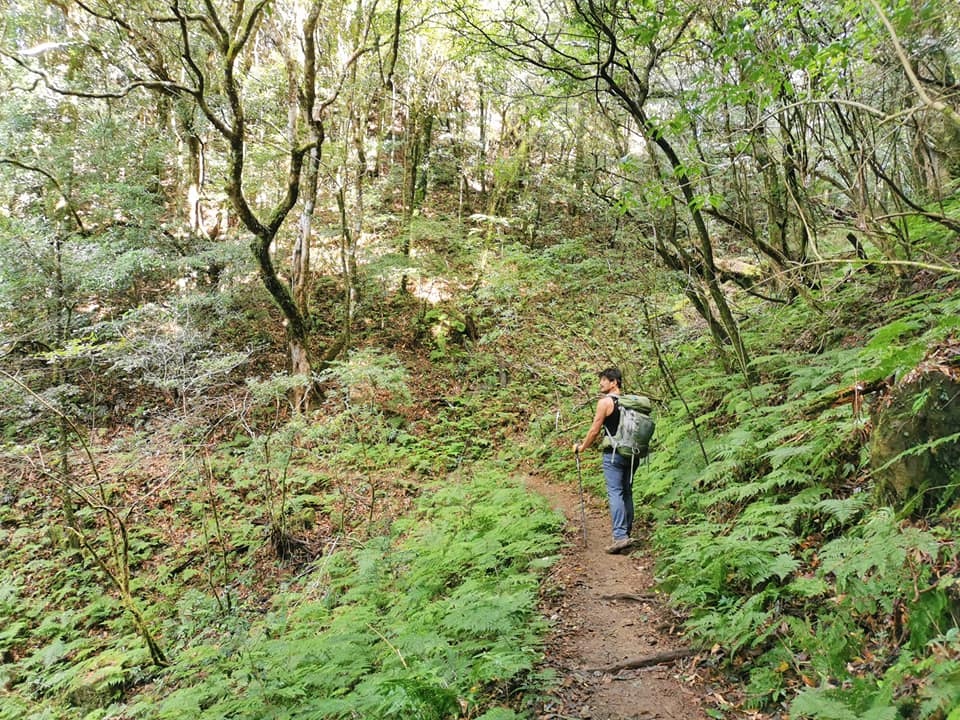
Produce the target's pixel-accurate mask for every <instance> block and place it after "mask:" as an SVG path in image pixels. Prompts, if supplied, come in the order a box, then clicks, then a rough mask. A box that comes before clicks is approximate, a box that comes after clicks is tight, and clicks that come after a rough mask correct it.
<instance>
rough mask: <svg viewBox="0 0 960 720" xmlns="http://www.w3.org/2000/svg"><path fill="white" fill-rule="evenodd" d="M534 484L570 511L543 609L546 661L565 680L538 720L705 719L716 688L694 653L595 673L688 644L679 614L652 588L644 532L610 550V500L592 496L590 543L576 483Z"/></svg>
mask: <svg viewBox="0 0 960 720" xmlns="http://www.w3.org/2000/svg"><path fill="white" fill-rule="evenodd" d="M590 471H591V470H590V469H588V468H586V467H585V468H584V473H587V472H590ZM527 486H528V487H529V488H530V489H531V490H534V491H536V492H539V493H540V494H542V495H544V496H546V497H547V498H548V499H549V501H550V503H551V504H552V506H553V507H554V508H556V509H558V510H560V511H562V512H563V513H564V515H565V516H566V517H567V521H568V528H569V530H568V536H569V540H570V545H569V547H568V548H566V550H565V551H564V554H563V557H562V559H561V560H560V562H559V563H558V564H557V565H556V566H555V567H554V569H553V572H552V574H551V575H550V577H549V579H548V581H547V583H546V586H545V591H544V598H543V612H544V613H546V615H547V616H548V617H550V618H551V619H552V621H553V623H554V628H553V631H552V633H551V636H550V638H549V640H548V643H547V648H546V661H545V664H546V666H547V667H551V668H553V669H554V670H555V672H556V673H557V676H558V678H559V680H560V683H559V686H558V687H557V689H556V690H555V691H554V692H553V693H552V694H551V695H550V696H549V697H548V698H547V699H546V700H545V701H544V702H543V703H542V706H541V707H539V708H538V715H537V717H538V719H539V720H567V719H574V718H576V719H578V720H579V719H582V720H587V719H589V720H627V719H630V720H652V719H654V718H658V719H664V720H705V719H706V718H708V717H709V716H708V715H707V714H706V713H705V712H704V709H703V708H704V706H705V703H704V696H705V695H707V694H708V692H709V690H708V689H707V688H706V687H705V685H704V684H703V683H702V682H701V681H700V679H699V677H698V675H697V672H696V663H695V661H696V658H689V657H688V658H683V659H679V660H675V661H673V662H665V663H659V664H655V665H652V666H649V667H643V668H638V669H623V670H615V671H609V672H604V671H602V670H597V668H607V667H609V666H612V665H614V664H617V663H619V662H621V661H625V660H632V659H636V658H641V657H647V656H652V655H657V654H659V653H664V652H667V651H670V650H677V649H681V648H683V645H684V643H683V639H682V638H681V637H679V635H678V634H677V632H678V629H677V627H676V624H677V618H675V617H674V615H673V613H672V612H671V611H670V608H669V607H668V606H666V605H665V604H664V598H663V597H661V596H657V594H656V593H655V591H654V590H653V576H652V572H653V567H652V565H653V563H652V561H651V560H650V559H649V557H648V555H647V552H646V548H645V547H644V545H643V542H642V539H640V540H639V542H638V544H637V545H636V546H634V548H633V551H632V552H631V554H629V555H607V554H606V553H604V551H603V549H604V548H605V547H606V546H607V545H609V544H610V542H611V539H610V519H609V515H608V514H607V507H606V503H605V501H600V500H597V499H596V498H590V497H587V499H586V503H585V514H586V530H587V532H586V535H587V538H586V540H587V541H586V547H584V540H583V530H582V527H583V526H582V525H581V519H580V500H579V494H578V491H577V488H576V487H575V486H574V487H571V486H568V485H561V484H554V483H548V482H546V481H545V480H543V479H540V478H536V477H530V478H528V479H527Z"/></svg>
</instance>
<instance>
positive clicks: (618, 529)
mask: <svg viewBox="0 0 960 720" xmlns="http://www.w3.org/2000/svg"><path fill="white" fill-rule="evenodd" d="M638 462H639V460H636V459H631V458H626V457H624V456H623V455H619V454H618V453H615V452H605V453H603V478H604V480H605V481H606V483H607V500H608V502H609V504H610V521H611V523H612V524H613V539H614V541H616V540H623V539H624V538H627V537H630V530H631V528H632V527H633V473H634V471H635V470H636V469H637V468H636V466H637V463H638Z"/></svg>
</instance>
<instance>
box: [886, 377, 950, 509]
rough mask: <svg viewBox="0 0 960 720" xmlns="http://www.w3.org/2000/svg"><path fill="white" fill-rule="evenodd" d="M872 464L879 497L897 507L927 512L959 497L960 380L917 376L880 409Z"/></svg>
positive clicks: (900, 386)
mask: <svg viewBox="0 0 960 720" xmlns="http://www.w3.org/2000/svg"><path fill="white" fill-rule="evenodd" d="M873 414H874V418H873V420H874V430H873V434H872V437H871V442H870V467H871V470H872V472H873V477H874V480H875V482H876V490H877V493H878V496H879V499H880V500H881V501H882V502H884V503H888V504H890V505H892V506H894V507H896V508H897V509H907V510H909V511H910V512H913V513H923V512H927V511H930V510H935V509H937V508H941V507H943V506H944V505H945V504H947V503H949V502H951V501H952V500H953V499H954V498H955V497H956V496H957V494H958V493H957V484H958V482H960V442H958V441H957V440H955V439H954V440H948V441H945V442H939V443H938V442H936V441H937V440H940V439H942V438H945V437H949V436H950V435H953V434H955V433H957V431H958V430H960V383H958V382H957V381H956V380H954V379H953V378H952V377H951V376H950V375H947V374H945V373H943V372H939V371H931V372H927V373H923V374H919V375H916V374H912V377H911V380H910V381H909V382H906V383H903V384H901V385H898V386H897V387H896V388H894V390H893V392H892V394H891V395H890V397H889V398H888V400H887V401H885V402H883V403H880V404H879V406H878V407H876V408H874V413H873Z"/></svg>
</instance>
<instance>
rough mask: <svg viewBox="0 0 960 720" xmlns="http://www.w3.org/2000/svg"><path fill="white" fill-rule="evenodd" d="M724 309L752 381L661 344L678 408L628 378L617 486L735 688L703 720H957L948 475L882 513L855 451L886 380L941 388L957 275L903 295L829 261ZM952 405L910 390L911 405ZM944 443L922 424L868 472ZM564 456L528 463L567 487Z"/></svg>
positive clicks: (880, 499)
mask: <svg viewBox="0 0 960 720" xmlns="http://www.w3.org/2000/svg"><path fill="white" fill-rule="evenodd" d="M948 252H949V251H948ZM621 310H622V311H623V312H625V313H626V314H632V315H633V316H634V317H641V316H642V315H641V307H640V306H639V305H637V304H634V305H633V306H632V309H631V306H630V304H629V302H627V303H625V304H624V305H623V306H621ZM741 310H742V312H743V314H744V316H745V317H747V318H748V319H747V320H745V321H744V323H743V328H744V334H745V337H746V338H747V344H748V346H749V347H751V348H757V349H759V348H763V352H762V353H757V356H756V357H755V358H754V360H753V363H752V367H751V370H753V371H754V372H755V374H756V379H755V380H752V381H747V380H746V379H745V377H744V375H743V374H731V373H730V372H729V371H727V370H726V369H724V368H722V367H721V366H720V364H719V363H717V362H716V361H715V356H714V355H713V351H712V347H711V346H710V344H709V343H708V341H707V340H705V339H701V338H694V339H693V340H692V341H688V340H685V339H684V337H683V333H682V332H677V333H674V334H673V335H672V340H671V341H670V342H668V343H666V344H665V345H664V346H663V348H664V354H665V359H666V360H667V363H668V365H669V369H670V373H671V376H672V378H674V379H675V382H676V387H677V389H678V390H679V396H677V395H675V394H671V393H669V392H667V391H666V390H665V389H663V388H664V387H665V383H664V382H663V376H662V374H661V373H658V372H656V371H657V368H656V365H655V362H654V360H653V358H652V357H651V358H642V357H634V358H633V362H634V366H633V368H631V369H633V370H634V371H635V372H634V377H636V378H637V380H636V384H637V385H640V386H641V387H640V389H641V390H643V391H646V392H650V393H652V394H653V393H655V394H657V395H658V397H659V399H660V402H659V406H660V407H659V410H660V412H659V417H658V429H657V439H656V451H655V452H654V453H653V454H652V456H651V459H650V460H649V463H648V464H647V465H645V466H644V467H643V468H642V469H641V471H640V472H639V474H638V477H637V480H636V484H637V488H638V490H639V493H640V495H641V496H642V498H643V500H644V508H643V514H644V517H645V522H646V523H647V525H648V527H649V530H650V533H651V540H652V543H653V546H654V547H655V550H656V553H657V557H658V580H659V582H660V584H661V588H662V589H663V590H665V591H667V592H668V593H669V596H670V598H671V600H672V601H673V602H674V603H676V605H677V607H678V608H679V609H682V610H683V611H684V612H685V613H686V614H687V617H688V620H687V623H686V629H687V633H688V636H689V638H690V639H691V641H693V642H694V643H696V644H698V645H699V646H700V647H702V648H703V649H704V653H705V657H706V658H708V659H709V660H710V661H711V662H712V663H714V664H715V666H716V667H717V668H718V669H721V670H722V671H724V672H727V673H730V674H731V675H732V677H735V678H739V680H740V681H741V682H742V683H743V693H742V699H741V700H740V701H739V702H737V703H735V704H734V703H731V704H727V705H720V706H718V707H717V708H715V709H714V710H712V711H711V714H715V715H716V716H718V717H721V716H726V715H727V713H734V714H735V713H736V711H737V708H739V709H741V710H747V711H749V710H751V709H756V710H767V711H770V712H776V711H781V712H782V711H786V712H788V714H789V717H791V718H818V719H820V720H855V719H863V718H872V719H874V720H881V719H883V720H894V719H897V718H918V719H919V718H922V719H925V720H926V719H938V718H949V719H950V720H956V718H958V717H960V629H958V622H960V588H958V585H957V583H958V578H960V549H958V547H957V537H958V530H960V510H958V507H960V505H958V498H960V491H958V488H960V468H956V467H954V468H953V470H952V474H951V476H950V480H949V482H948V483H947V484H946V485H945V486H941V487H936V488H927V489H926V490H925V491H924V492H929V496H933V497H934V498H935V501H933V502H932V503H931V502H927V500H929V496H928V497H927V498H917V497H913V498H909V499H906V500H905V501H903V502H900V503H899V504H894V503H891V502H889V498H887V497H886V496H885V495H884V494H883V493H881V492H879V491H878V488H877V487H876V483H875V478H874V474H875V472H876V463H874V464H873V465H871V457H870V456H871V446H870V435H871V430H872V427H873V423H874V420H875V418H876V416H877V414H879V413H882V412H883V411H884V409H885V408H886V406H887V404H888V397H889V396H890V394H891V393H894V392H896V388H897V384H898V381H899V379H901V378H903V377H905V376H908V375H909V374H910V373H911V372H915V371H916V369H917V368H918V366H920V365H923V364H924V362H925V360H927V362H926V363H925V364H926V365H927V366H930V369H931V371H932V372H942V373H947V374H949V375H951V376H952V377H954V378H955V377H956V374H957V370H958V366H960V358H958V357H957V354H956V353H957V350H956V340H957V334H958V329H960V294H958V293H957V279H956V274H955V273H954V274H952V275H950V274H948V275H947V276H945V277H939V278H938V282H935V283H933V284H932V286H931V285H927V286H925V287H919V286H915V285H910V284H904V283H902V282H899V283H898V282H896V281H894V280H893V279H892V278H891V277H889V276H883V277H881V276H877V275H873V274H870V273H867V272H865V271H864V270H863V269H862V268H861V269H859V270H857V269H855V268H844V269H843V272H837V273H836V274H832V275H830V276H828V277H827V278H825V279H824V284H823V287H822V288H821V291H819V292H817V293H816V296H815V297H813V296H810V297H809V298H803V297H800V298H797V299H795V300H794V301H793V302H792V303H790V304H789V305H786V306H782V307H779V308H775V309H771V308H770V307H765V306H762V305H760V304H754V303H750V302H747V301H746V300H745V301H744V304H743V305H742V306H741ZM944 348H946V350H944ZM938 353H939V357H938V358H936V359H930V358H931V356H933V355H936V354H938ZM944 358H946V360H945V359H944ZM855 388H871V389H872V390H870V391H866V392H865V393H863V394H861V393H860V392H853V390H854V389H855ZM955 402H957V397H956V396H943V397H939V396H938V397H931V395H930V394H929V393H927V392H926V391H925V392H923V393H920V394H919V395H918V396H917V397H916V398H915V399H914V401H913V404H914V407H913V411H914V412H915V413H917V412H921V411H923V410H924V404H925V403H932V404H939V405H941V406H942V405H947V404H951V403H955ZM551 422H552V418H550V417H549V416H544V417H542V418H541V423H540V424H541V427H543V428H549V425H550V423H551ZM542 437H549V432H548V431H544V433H543V435H542ZM956 442H957V434H956V428H955V427H943V428H937V429H936V434H935V435H932V436H930V437H928V438H926V439H925V440H924V441H920V442H918V443H917V444H916V445H914V446H911V447H909V448H907V449H906V450H905V451H904V452H903V453H901V455H900V456H897V457H895V458H893V459H892V460H891V461H890V462H888V463H887V464H888V465H889V464H891V463H893V462H896V461H898V460H900V459H902V457H903V456H908V455H914V456H915V455H919V454H922V453H924V452H931V451H932V452H934V453H936V452H937V448H938V447H940V446H942V445H949V444H954V445H955V443H956ZM564 450H565V448H564V447H560V446H559V443H558V447H557V449H556V450H555V451H554V452H550V453H547V454H546V455H545V456H544V466H545V467H547V468H549V469H551V470H552V471H553V472H555V473H556V474H557V475H558V476H561V477H569V472H568V470H567V469H566V466H567V464H568V462H569V461H568V460H567V459H566V458H565V457H564V454H563V451H564ZM921 494H922V493H921Z"/></svg>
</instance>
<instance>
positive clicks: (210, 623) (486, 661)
mask: <svg viewBox="0 0 960 720" xmlns="http://www.w3.org/2000/svg"><path fill="white" fill-rule="evenodd" d="M507 470H508V469H504V468H502V467H498V466H497V465H495V464H490V463H486V464H478V465H476V466H471V467H470V468H469V469H464V470H463V471H462V472H460V473H458V474H457V475H456V476H449V477H446V478H445V479H444V480H443V481H440V482H437V483H435V484H433V485H431V486H429V487H428V488H425V491H424V493H423V494H422V495H421V497H420V499H419V500H418V501H417V502H416V504H415V507H414V508H413V509H412V510H411V512H410V513H409V514H408V515H406V516H405V517H403V518H402V519H398V520H397V521H396V522H395V523H394V524H393V528H392V531H391V532H389V533H387V534H381V535H377V536H374V537H371V538H369V539H368V540H366V541H364V542H363V543H362V544H359V545H358V544H348V545H345V546H344V547H337V548H335V549H332V550H331V551H330V552H328V553H326V554H324V555H323V556H322V557H320V558H318V559H317V560H316V561H314V562H313V563H311V564H310V565H309V566H308V567H305V568H304V569H303V571H302V573H301V574H300V575H299V576H298V577H296V578H291V579H290V581H289V586H288V587H287V589H286V590H281V591H280V592H277V593H275V594H273V595H272V596H271V597H270V598H269V601H268V602H267V603H266V605H265V606H264V607H262V608H261V610H260V611H259V612H253V611H252V610H251V608H249V607H247V608H245V609H242V610H240V609H238V610H237V611H235V612H225V611H224V607H223V605H222V604H218V603H217V602H215V600H214V597H213V596H212V595H211V594H210V593H204V592H200V591H199V590H193V591H188V592H184V593H183V594H181V595H180V596H179V597H178V598H176V599H175V601H173V605H174V607H156V608H154V611H153V612H151V613H150V616H151V618H156V619H158V620H159V619H161V618H165V619H164V620H162V622H163V625H164V631H163V633H162V636H163V637H164V638H166V639H168V640H171V639H174V638H175V641H174V642H170V643H169V646H168V655H170V656H171V657H175V662H174V663H172V664H171V665H170V667H168V668H167V669H166V670H163V671H160V672H157V671H151V670H149V666H148V662H147V661H148V658H147V657H146V653H145V650H144V649H143V646H142V643H140V642H139V641H138V639H137V638H136V637H135V636H132V635H130V634H129V628H127V629H126V632H127V635H126V636H122V637H121V638H120V640H119V641H116V640H115V641H112V642H111V643H110V644H109V646H106V647H100V648H95V647H91V642H90V639H89V637H88V635H87V633H86V629H87V628H88V627H89V626H90V625H91V624H95V623H97V622H99V620H98V617H97V615H98V612H99V614H100V615H101V617H108V618H109V620H107V622H109V625H110V628H111V630H113V631H114V632H120V633H121V635H122V633H123V629H124V626H125V623H124V622H123V618H122V616H116V615H114V614H113V611H115V609H116V608H115V607H113V605H114V604H113V603H112V602H111V601H109V600H107V599H101V600H100V601H99V602H93V601H90V600H89V599H88V600H87V602H86V603H85V602H77V603H72V608H71V609H69V610H64V611H62V612H60V613H57V614H53V615H51V614H48V613H45V612H44V609H43V608H36V610H34V612H33V613H32V614H27V615H25V614H24V613H23V611H22V607H20V606H19V603H18V600H22V598H18V593H19V592H21V588H19V587H18V583H17V581H16V580H13V579H10V578H7V579H5V580H4V582H3V586H2V590H3V595H2V598H3V602H2V604H0V611H2V623H0V625H2V626H3V628H4V633H3V642H4V647H5V648H6V652H7V653H8V654H9V653H12V652H14V651H15V648H17V647H24V644H23V643H22V642H21V644H20V645H19V646H18V643H17V638H18V637H19V636H20V633H24V634H25V628H26V627H27V626H29V625H30V624H31V623H33V622H39V623H40V627H39V628H35V629H34V637H35V636H36V633H40V634H41V635H43V636H45V637H47V638H48V641H47V642H44V643H42V644H41V645H40V646H38V647H36V648H35V649H34V650H33V651H32V652H31V653H29V654H28V655H26V656H24V657H22V658H19V662H17V663H15V664H6V665H4V666H3V667H4V671H5V672H6V673H7V674H6V676H5V684H6V689H5V690H4V691H3V693H2V695H0V717H2V718H4V720H15V719H16V720H22V719H23V718H41V717H44V718H46V717H50V718H54V717H56V718H86V719H87V720H90V719H92V718H119V717H124V718H184V717H190V718H197V719H200V718H210V719H211V720H212V719H213V718H218V719H219V718H227V717H229V718H250V719H251V720H253V719H257V720H260V719H262V718H285V717H287V718H349V717H366V718H438V719H439V718H447V717H458V716H469V717H486V718H509V717H513V716H514V714H513V711H511V710H509V709H508V707H509V700H510V697H509V696H510V695H511V693H513V692H514V691H515V690H516V689H517V688H519V687H522V686H523V685H524V684H526V683H529V682H531V681H532V677H531V673H532V671H533V669H534V666H535V665H536V663H537V660H538V658H539V656H540V651H539V642H540V636H541V634H542V631H543V627H544V626H543V622H542V621H541V620H540V619H539V617H538V616H537V599H538V591H539V582H540V577H541V574H542V572H543V570H544V569H545V568H547V567H549V566H550V565H551V564H552V562H553V554H554V553H555V552H556V550H557V548H558V538H559V533H558V527H559V524H560V519H559V518H558V516H557V515H556V514H555V513H554V512H552V511H550V510H548V509H547V508H546V506H545V503H544V502H543V501H542V499H540V498H538V497H537V496H535V495H531V494H530V493H528V492H527V491H526V490H525V489H524V488H523V487H522V486H521V485H520V484H518V482H517V481H516V480H515V479H514V478H512V477H510V475H509V473H508V472H507ZM74 572H75V573H76V578H75V581H74V584H73V586H74V587H76V584H77V583H79V582H81V581H82V579H83V578H82V575H81V573H80V571H78V570H75V571H74ZM65 591H66V590H64V591H63V592H65ZM62 603H63V601H62V600H61V604H62ZM88 603H90V604H88ZM98 608H99V611H98ZM21 640H22V638H21ZM12 673H23V674H24V675H25V676H26V677H23V678H18V677H16V676H14V675H13V674H12ZM538 682H539V681H538ZM111 698H112V700H111ZM498 698H499V700H500V701H501V702H502V705H503V706H502V707H499V705H500V704H501V702H498Z"/></svg>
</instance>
